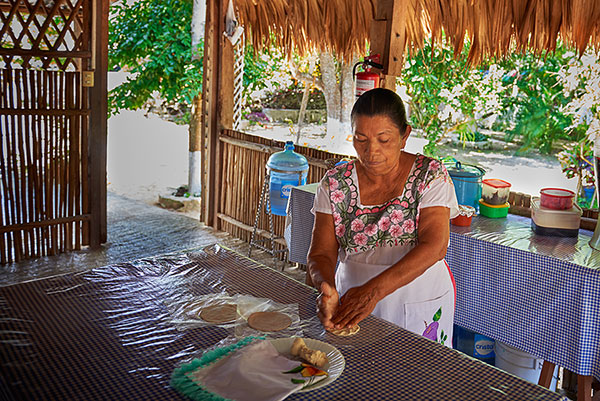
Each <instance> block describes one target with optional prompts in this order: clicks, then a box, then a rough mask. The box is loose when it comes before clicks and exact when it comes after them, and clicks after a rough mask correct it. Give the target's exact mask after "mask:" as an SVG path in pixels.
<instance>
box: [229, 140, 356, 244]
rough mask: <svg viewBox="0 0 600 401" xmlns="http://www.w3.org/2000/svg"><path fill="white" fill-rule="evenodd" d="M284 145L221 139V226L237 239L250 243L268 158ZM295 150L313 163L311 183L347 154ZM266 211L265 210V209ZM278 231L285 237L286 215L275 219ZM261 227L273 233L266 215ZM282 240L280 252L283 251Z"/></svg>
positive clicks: (308, 181)
mask: <svg viewBox="0 0 600 401" xmlns="http://www.w3.org/2000/svg"><path fill="white" fill-rule="evenodd" d="M283 146H284V142H279V141H274V140H271V139H267V138H262V137H257V136H253V135H248V134H244V133H242V132H237V131H232V130H224V131H223V132H222V133H221V135H220V137H219V155H220V163H219V166H220V177H221V180H220V185H221V197H220V199H221V201H220V204H219V206H218V207H219V213H218V217H219V225H218V228H220V229H221V230H223V231H226V232H228V233H230V234H232V235H234V236H235V237H237V238H240V239H242V240H244V241H247V242H250V237H251V234H252V228H253V226H254V219H255V216H256V211H257V210H258V204H259V200H260V194H261V190H262V186H263V182H264V177H265V174H266V165H267V159H268V158H269V156H270V155H271V154H272V153H274V152H278V151H281V150H283ZM295 151H296V152H297V153H300V154H302V155H304V156H306V158H307V160H308V162H309V170H308V177H307V180H306V182H307V183H308V184H310V183H313V182H318V181H320V180H321V178H322V177H323V175H324V174H325V172H326V171H327V169H328V168H330V167H331V166H332V165H333V164H334V162H335V161H337V160H339V159H340V158H342V157H345V156H344V155H339V154H333V153H328V152H324V151H321V150H316V149H311V148H307V147H303V146H296V148H295ZM263 210H264V209H263ZM273 223H274V232H275V233H276V235H278V236H282V235H283V230H284V227H285V217H284V216H275V215H274V216H273ZM258 227H259V228H260V229H263V230H266V231H268V230H269V220H268V215H267V214H266V213H264V212H263V213H262V215H261V216H260V218H259V224H258ZM282 248H283V246H282V241H279V243H278V244H277V247H276V249H282Z"/></svg>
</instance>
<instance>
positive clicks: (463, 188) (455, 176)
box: [444, 161, 485, 211]
mask: <svg viewBox="0 0 600 401" xmlns="http://www.w3.org/2000/svg"><path fill="white" fill-rule="evenodd" d="M444 164H445V166H446V169H447V170H448V174H450V178H452V182H453V183H454V191H455V192H456V199H457V200H458V204H459V205H467V206H473V207H474V208H475V210H477V211H479V199H481V187H482V184H481V183H482V179H483V175H484V174H485V170H484V169H482V168H481V167H478V166H473V165H467V164H462V163H461V162H459V161H457V162H455V163H452V164H447V163H444Z"/></svg>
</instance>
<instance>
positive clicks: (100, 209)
mask: <svg viewBox="0 0 600 401" xmlns="http://www.w3.org/2000/svg"><path fill="white" fill-rule="evenodd" d="M108 5H109V0H94V2H93V27H94V28H93V29H92V37H93V38H94V40H93V41H92V43H93V52H94V57H93V63H92V65H91V66H90V67H91V69H92V70H93V71H94V86H93V87H91V88H90V89H89V91H88V94H89V108H90V118H89V142H88V143H89V146H88V148H89V149H88V152H89V166H90V167H89V170H88V171H89V176H90V177H89V182H90V185H89V200H90V212H91V215H92V217H91V221H90V246H91V247H92V248H99V247H100V245H101V244H102V243H104V242H106V146H107V142H106V135H107V122H108V121H107V120H108V117H107V116H108V92H107V87H108V79H107V72H108Z"/></svg>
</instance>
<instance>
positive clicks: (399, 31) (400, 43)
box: [385, 0, 409, 85]
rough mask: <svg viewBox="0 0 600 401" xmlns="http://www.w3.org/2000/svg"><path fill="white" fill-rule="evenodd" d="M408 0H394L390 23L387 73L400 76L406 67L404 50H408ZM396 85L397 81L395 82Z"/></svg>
mask: <svg viewBox="0 0 600 401" xmlns="http://www.w3.org/2000/svg"><path fill="white" fill-rule="evenodd" d="M408 3H409V2H408V0H394V4H393V9H392V19H391V24H390V32H389V36H388V40H389V43H390V45H389V54H388V59H387V65H386V67H387V69H386V71H385V72H386V74H387V75H393V76H395V77H399V76H400V75H401V74H402V69H403V68H404V51H405V50H406V12H405V10H406V9H407V8H408V6H409V4H408ZM394 85H395V83H394Z"/></svg>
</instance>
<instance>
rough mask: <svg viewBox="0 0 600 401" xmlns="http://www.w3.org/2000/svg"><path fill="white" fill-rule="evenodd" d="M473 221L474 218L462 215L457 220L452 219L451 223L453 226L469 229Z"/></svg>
mask: <svg viewBox="0 0 600 401" xmlns="http://www.w3.org/2000/svg"><path fill="white" fill-rule="evenodd" d="M472 219H473V216H469V217H467V216H464V215H462V214H459V215H458V216H456V217H455V218H453V219H451V220H450V223H452V225H455V226H461V227H469V226H470V225H471V220H472Z"/></svg>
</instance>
